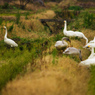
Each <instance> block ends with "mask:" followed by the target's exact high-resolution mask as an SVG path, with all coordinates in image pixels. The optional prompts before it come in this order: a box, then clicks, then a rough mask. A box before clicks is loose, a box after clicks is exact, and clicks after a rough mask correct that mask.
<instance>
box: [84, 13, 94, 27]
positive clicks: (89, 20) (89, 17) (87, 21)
mask: <svg viewBox="0 0 95 95" xmlns="http://www.w3.org/2000/svg"><path fill="white" fill-rule="evenodd" d="M93 21H94V17H93V14H90V13H88V12H86V13H85V14H84V20H83V26H84V27H85V28H90V27H91V26H92V25H93Z"/></svg>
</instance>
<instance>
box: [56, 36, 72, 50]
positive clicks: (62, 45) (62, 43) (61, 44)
mask: <svg viewBox="0 0 95 95" xmlns="http://www.w3.org/2000/svg"><path fill="white" fill-rule="evenodd" d="M64 40H67V41H69V42H70V43H71V41H70V39H69V38H67V37H63V38H62V41H57V42H56V43H55V47H56V48H57V49H63V48H66V47H67V46H68V43H67V42H66V41H64Z"/></svg>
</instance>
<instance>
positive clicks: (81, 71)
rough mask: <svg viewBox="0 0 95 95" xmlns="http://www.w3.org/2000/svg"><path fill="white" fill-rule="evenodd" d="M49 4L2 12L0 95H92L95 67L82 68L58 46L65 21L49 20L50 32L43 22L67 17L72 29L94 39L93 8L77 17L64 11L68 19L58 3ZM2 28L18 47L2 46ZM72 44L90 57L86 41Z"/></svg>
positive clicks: (0, 23)
mask: <svg viewBox="0 0 95 95" xmlns="http://www.w3.org/2000/svg"><path fill="white" fill-rule="evenodd" d="M50 4H51V6H50ZM46 5H47V6H48V7H46V8H43V7H40V8H37V6H35V7H34V9H33V10H28V9H26V10H21V9H17V8H16V9H13V10H10V9H2V8H1V9H0V10H1V11H0V95H17V94H18V95H38V93H39V95H63V93H64V95H94V92H95V89H94V88H95V86H94V85H95V82H94V79H95V75H94V71H95V67H94V66H91V67H90V68H87V67H79V66H78V64H79V63H80V59H79V56H78V55H70V56H67V55H63V54H62V51H58V50H57V49H56V48H55V47H54V44H55V42H56V41H57V40H61V39H62V37H64V34H63V28H64V23H61V24H58V23H54V22H48V23H47V24H48V25H49V26H50V28H51V29H52V31H53V32H52V33H51V32H50V30H49V29H48V27H46V26H43V25H42V23H41V22H40V20H39V19H65V18H66V19H68V18H69V20H70V22H68V30H69V29H71V30H75V31H81V32H82V33H84V34H85V36H86V37H87V38H88V40H89V41H90V40H93V38H94V35H95V25H94V22H95V15H94V10H95V8H93V9H92V8H89V9H82V10H81V11H80V14H78V15H77V16H76V15H74V13H73V10H69V12H68V10H66V11H65V12H66V13H67V12H68V14H69V16H68V15H67V14H64V11H63V10H62V9H61V8H60V7H59V6H58V5H57V4H56V3H52V2H49V3H46ZM28 6H30V5H28ZM28 6H27V7H28ZM32 8H33V7H32ZM74 8H76V7H74ZM92 10H93V11H92ZM90 11H91V12H90ZM63 14H64V16H63ZM72 19H73V21H72ZM4 25H5V26H6V27H7V29H8V38H11V39H13V40H14V41H15V42H16V43H18V47H16V48H11V47H10V46H8V45H6V44H5V43H4V41H3V39H4V35H5V30H3V29H2V27H3V26H4ZM59 26H60V27H61V28H59ZM70 40H71V42H72V45H73V46H74V47H76V48H79V49H81V51H82V57H83V60H85V59H87V58H88V56H89V55H90V51H89V50H88V49H84V48H83V46H84V45H85V40H84V39H78V38H70Z"/></svg>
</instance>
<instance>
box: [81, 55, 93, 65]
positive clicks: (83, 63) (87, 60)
mask: <svg viewBox="0 0 95 95" xmlns="http://www.w3.org/2000/svg"><path fill="white" fill-rule="evenodd" d="M84 65H85V66H90V65H95V57H93V58H90V59H86V60H84V61H81V62H80V63H79V66H84Z"/></svg>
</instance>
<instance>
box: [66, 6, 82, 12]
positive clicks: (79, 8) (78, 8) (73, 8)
mask: <svg viewBox="0 0 95 95" xmlns="http://www.w3.org/2000/svg"><path fill="white" fill-rule="evenodd" d="M68 9H69V10H76V11H80V10H82V9H83V8H82V7H80V6H70V7H69V8H68Z"/></svg>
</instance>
